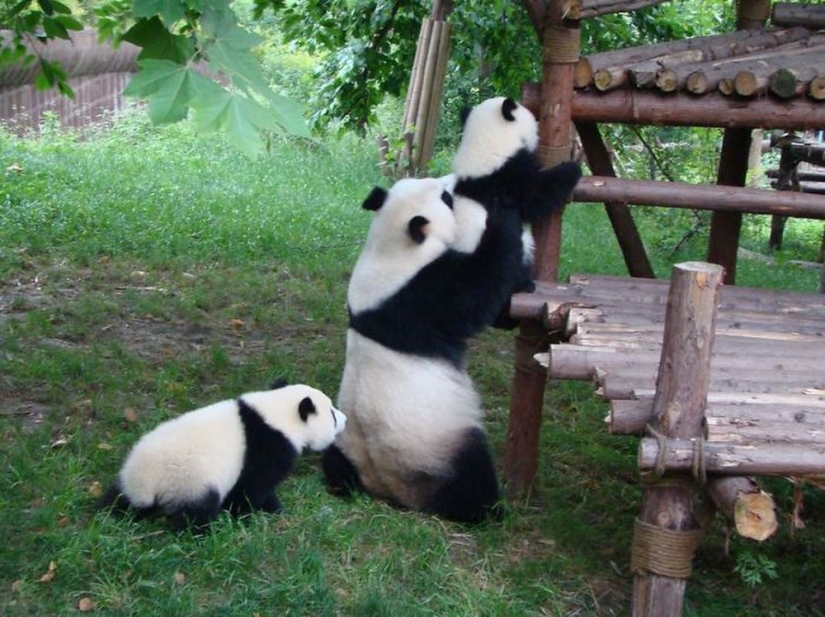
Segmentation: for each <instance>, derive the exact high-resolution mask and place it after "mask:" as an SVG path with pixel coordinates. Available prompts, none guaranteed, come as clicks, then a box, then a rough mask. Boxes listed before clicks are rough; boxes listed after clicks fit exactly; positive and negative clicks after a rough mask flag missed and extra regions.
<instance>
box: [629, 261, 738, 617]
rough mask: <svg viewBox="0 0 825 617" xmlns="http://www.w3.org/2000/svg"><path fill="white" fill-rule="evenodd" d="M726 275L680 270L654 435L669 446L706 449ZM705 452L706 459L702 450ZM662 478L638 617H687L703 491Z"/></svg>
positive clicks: (645, 506)
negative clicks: (683, 442) (680, 442)
mask: <svg viewBox="0 0 825 617" xmlns="http://www.w3.org/2000/svg"><path fill="white" fill-rule="evenodd" d="M722 273H723V270H722V268H720V267H719V266H715V265H712V264H705V263H699V262H688V263H682V264H677V265H676V266H674V268H673V274H672V277H671V286H670V293H669V296H668V305H667V312H666V315H665V334H664V341H663V344H662V356H661V359H660V362H659V374H658V378H657V388H656V394H655V396H654V399H653V412H654V422H653V431H652V432H653V434H655V435H660V436H661V438H662V439H664V438H667V437H679V438H681V439H695V440H697V441H696V443H697V444H699V445H701V444H702V443H704V435H703V422H702V420H703V417H704V409H705V406H706V402H707V392H708V383H709V380H710V358H711V352H712V347H713V336H714V329H715V323H716V305H717V295H718V291H719V288H720V286H721V282H722ZM698 451H699V454H698V456H701V448H699V449H698ZM699 469H700V470H701V469H702V466H701V461H700V464H699ZM658 471H661V470H658ZM660 475H661V474H658V473H657V475H656V476H655V477H654V478H653V479H652V481H651V483H650V484H649V487H648V488H647V489H646V490H645V492H644V496H643V498H642V506H641V509H640V512H639V516H638V518H637V521H636V526H635V533H634V538H633V551H632V563H631V567H632V569H633V571H634V574H635V579H634V587H633V615H634V616H635V617H642V616H644V617H678V616H679V615H681V614H682V604H683V599H684V592H685V585H686V582H687V577H688V575H689V573H690V565H691V560H692V557H693V551H694V550H695V548H696V546H697V545H698V542H699V539H700V538H701V533H702V529H701V527H700V525H699V523H698V521H697V519H696V516H695V514H694V512H693V498H694V494H695V485H694V482H692V481H691V478H690V476H689V475H682V476H681V477H680V476H677V475H673V476H669V477H668V480H667V481H661V480H660V479H659V478H660ZM680 480H681V481H680Z"/></svg>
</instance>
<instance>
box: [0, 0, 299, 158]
mask: <svg viewBox="0 0 825 617" xmlns="http://www.w3.org/2000/svg"><path fill="white" fill-rule="evenodd" d="M2 7H3V8H2V9H0V23H5V24H9V27H10V28H11V30H12V32H13V34H14V36H13V39H12V44H11V45H6V46H4V48H3V51H2V53H1V54H0V65H2V64H4V63H13V62H19V61H22V62H31V61H32V60H33V59H34V57H35V52H31V51H27V47H26V46H25V45H24V41H26V40H28V41H32V40H34V39H37V40H40V41H41V42H48V41H49V40H52V39H55V38H64V39H68V38H69V33H68V30H79V29H81V28H82V25H81V24H80V22H78V21H77V20H76V19H74V17H73V16H72V11H71V9H70V8H69V7H68V6H66V5H64V4H62V3H60V2H57V1H56V0H39V1H38V2H37V3H36V4H34V5H32V4H30V3H29V2H27V1H25V0H23V1H21V2H19V3H17V4H8V3H4V4H3V5H2ZM94 14H95V15H96V17H97V19H98V31H99V34H100V37H101V39H102V40H103V39H111V41H112V43H113V44H115V45H117V44H119V43H120V42H121V41H127V42H129V43H132V44H134V45H137V46H138V47H140V48H141V52H140V55H139V56H138V66H139V67H140V71H139V72H138V73H137V75H135V77H134V78H133V79H132V80H131V82H130V83H129V85H128V86H127V88H126V91H125V94H127V95H130V96H134V97H137V98H142V99H146V100H148V102H149V114H150V116H151V118H152V120H153V121H155V122H157V123H167V122H176V121H179V120H181V119H183V118H185V117H187V116H188V115H189V113H190V111H191V112H192V116H193V119H194V121H195V125H196V126H197V127H198V129H199V130H201V131H203V132H214V131H223V132H224V133H225V134H226V135H227V137H228V138H229V140H230V141H231V142H232V143H233V144H234V145H235V146H237V147H238V148H239V149H241V150H242V151H243V152H245V153H246V154H248V155H249V156H254V155H256V154H257V153H258V152H260V150H261V149H262V148H263V145H264V142H263V141H262V139H261V135H262V134H264V133H272V132H284V131H285V132H287V133H290V134H293V135H299V136H304V137H308V136H309V132H308V128H307V126H306V123H305V121H304V118H303V107H302V106H300V105H298V104H297V103H295V102H294V101H292V100H291V99H288V98H286V97H284V96H282V95H279V94H276V93H275V92H273V91H272V90H271V89H270V88H269V86H268V85H267V81H266V79H265V78H264V75H263V73H262V72H261V68H260V64H259V63H258V61H257V59H256V57H255V55H254V54H253V48H254V47H256V46H257V45H259V44H260V43H261V42H262V40H263V39H261V37H259V36H257V35H255V34H253V33H252V32H250V31H249V30H247V29H246V28H244V27H242V26H241V25H240V24H239V23H238V20H237V17H236V15H235V13H234V12H233V11H232V10H231V9H230V7H229V2H227V1H226V0H167V1H164V2H157V1H155V0H134V1H133V2H129V1H128V0H106V1H105V2H103V3H101V4H100V5H99V6H98V7H96V8H95V9H94ZM40 67H41V72H40V74H39V76H38V78H37V84H38V86H41V87H50V86H55V85H56V86H57V87H58V88H59V89H60V90H61V91H62V92H64V93H67V94H71V89H70V87H69V86H68V83H67V81H66V80H67V75H66V73H65V72H64V71H63V69H61V68H60V67H59V65H58V64H56V63H54V62H49V61H46V60H44V59H42V58H41V59H40Z"/></svg>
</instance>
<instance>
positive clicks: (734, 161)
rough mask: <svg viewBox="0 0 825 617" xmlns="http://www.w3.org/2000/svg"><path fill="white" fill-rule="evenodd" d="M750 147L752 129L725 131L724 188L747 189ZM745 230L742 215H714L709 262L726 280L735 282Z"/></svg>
mask: <svg viewBox="0 0 825 617" xmlns="http://www.w3.org/2000/svg"><path fill="white" fill-rule="evenodd" d="M750 147H751V129H743V128H736V129H725V136H724V137H723V138H722V151H721V153H720V155H719V172H718V174H717V176H716V183H717V184H722V185H725V186H745V181H746V180H747V175H748V152H750ZM741 230H742V213H741V212H723V211H721V210H717V211H715V212H714V213H713V215H712V216H711V224H710V237H709V238H708V261H709V262H711V263H715V264H719V265H720V266H723V267H724V268H725V271H726V272H725V280H726V281H727V282H728V283H729V284H731V285H733V284H734V283H735V282H736V253H737V250H738V249H739V234H740V232H741Z"/></svg>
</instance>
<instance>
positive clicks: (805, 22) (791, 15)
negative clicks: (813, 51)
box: [771, 2, 825, 30]
mask: <svg viewBox="0 0 825 617" xmlns="http://www.w3.org/2000/svg"><path fill="white" fill-rule="evenodd" d="M771 22H773V23H774V24H777V25H779V26H805V27H806V28H811V29H812V30H816V29H818V28H825V5H821V4H819V5H814V4H810V3H796V2H776V3H774V5H773V11H772V13H771Z"/></svg>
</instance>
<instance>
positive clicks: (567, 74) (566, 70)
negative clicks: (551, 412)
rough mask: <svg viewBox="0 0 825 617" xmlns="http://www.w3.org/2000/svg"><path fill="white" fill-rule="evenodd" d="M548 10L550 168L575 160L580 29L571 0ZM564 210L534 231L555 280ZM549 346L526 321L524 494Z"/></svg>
mask: <svg viewBox="0 0 825 617" xmlns="http://www.w3.org/2000/svg"><path fill="white" fill-rule="evenodd" d="M545 4H546V7H545V9H544V11H542V10H541V6H540V4H539V3H536V2H531V3H530V7H531V8H530V16H531V19H532V20H533V23H534V24H535V25H536V26H537V31H538V34H539V37H540V39H541V41H542V49H543V58H542V60H543V71H542V87H541V91H540V97H539V101H540V102H539V105H538V108H537V109H534V110H533V111H534V113H536V111H538V113H537V114H536V115H537V117H538V120H539V155H540V157H541V159H542V163H543V164H544V165H545V166H546V167H552V166H554V165H556V164H558V163H561V162H563V161H567V160H570V154H571V150H572V148H571V144H572V117H571V111H570V109H571V108H570V101H571V98H572V94H573V75H574V69H575V66H576V62H577V61H578V59H579V50H580V40H581V31H580V29H579V22H578V21H577V20H572V19H569V18H568V16H569V14H570V2H569V0H550V1H548V2H546V3H545ZM561 216H562V213H561V212H557V213H556V214H555V215H554V216H553V217H552V218H551V219H550V221H548V222H547V224H545V225H542V226H540V227H538V228H536V229H534V230H533V233H534V236H535V239H536V251H535V259H534V264H535V265H534V271H533V276H534V278H535V279H536V280H537V281H553V280H555V279H556V278H557V276H558V267H559V255H560V252H561ZM548 349H549V338H548V336H547V332H546V330H545V329H544V327H543V325H542V324H541V323H540V322H534V321H526V320H524V321H522V323H521V326H520V330H519V335H518V336H517V337H516V351H515V355H516V368H515V371H514V375H513V385H512V393H511V396H510V416H509V425H508V432H507V445H506V447H505V453H504V479H505V482H506V484H507V487H508V491H509V492H510V493H511V494H513V495H520V494H525V493H526V492H527V491H528V490H529V488H530V487H531V486H532V484H533V480H534V479H535V475H536V469H537V466H538V449H539V448H538V444H539V427H540V426H541V413H542V408H543V406H544V390H545V387H546V385H547V371H545V370H544V369H543V368H542V367H541V366H540V365H538V364H537V363H535V362H534V361H533V356H534V355H535V354H536V353H539V352H546V351H547V350H548Z"/></svg>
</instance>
